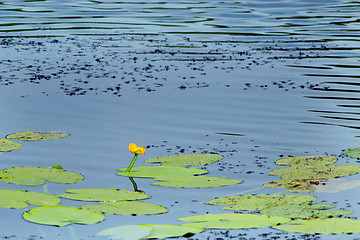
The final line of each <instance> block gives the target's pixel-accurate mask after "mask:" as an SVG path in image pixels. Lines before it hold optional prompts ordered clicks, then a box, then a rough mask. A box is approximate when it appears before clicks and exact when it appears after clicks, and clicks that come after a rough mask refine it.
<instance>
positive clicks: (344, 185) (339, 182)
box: [316, 178, 360, 193]
mask: <svg viewBox="0 0 360 240" xmlns="http://www.w3.org/2000/svg"><path fill="white" fill-rule="evenodd" d="M358 186H360V180H358V179H340V178H335V179H329V180H328V181H327V182H326V184H320V185H318V186H316V192H327V193H335V192H341V191H345V190H348V189H351V188H355V187H358Z"/></svg>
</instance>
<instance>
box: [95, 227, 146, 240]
mask: <svg viewBox="0 0 360 240" xmlns="http://www.w3.org/2000/svg"><path fill="white" fill-rule="evenodd" d="M151 230H152V228H150V227H145V226H140V225H126V226H120V227H113V228H108V229H105V230H104V231H101V232H98V233H97V235H101V236H109V238H110V239H121V240H138V239H143V238H146V237H147V236H148V235H149V234H150V231H151Z"/></svg>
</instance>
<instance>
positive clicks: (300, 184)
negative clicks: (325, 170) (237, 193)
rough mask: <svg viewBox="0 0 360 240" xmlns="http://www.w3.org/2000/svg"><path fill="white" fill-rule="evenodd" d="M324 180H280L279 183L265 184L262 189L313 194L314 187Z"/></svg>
mask: <svg viewBox="0 0 360 240" xmlns="http://www.w3.org/2000/svg"><path fill="white" fill-rule="evenodd" d="M325 180H326V179H312V180H306V179H294V180H291V179H290V180H288V179H280V180H279V181H272V182H270V183H266V184H264V185H263V187H272V188H277V187H288V188H289V189H286V192H297V193H305V192H315V191H316V186H317V185H319V184H320V182H323V181H325Z"/></svg>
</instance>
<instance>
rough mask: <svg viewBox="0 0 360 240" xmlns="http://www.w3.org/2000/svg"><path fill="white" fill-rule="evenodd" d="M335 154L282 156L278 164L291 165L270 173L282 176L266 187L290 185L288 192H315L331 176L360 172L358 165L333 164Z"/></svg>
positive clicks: (335, 159) (265, 185)
mask: <svg viewBox="0 0 360 240" xmlns="http://www.w3.org/2000/svg"><path fill="white" fill-rule="evenodd" d="M336 161H337V158H336V157H334V156H298V157H288V158H282V159H279V160H277V161H276V164H278V165H290V167H286V168H280V169H275V170H273V171H271V172H269V173H268V175H276V176H281V179H280V180H278V181H272V182H270V183H267V184H264V185H263V186H264V187H288V188H289V189H287V190H286V192H315V191H316V186H317V185H319V184H321V183H322V182H326V181H327V180H328V179H331V178H338V177H344V176H349V175H354V174H357V173H360V166H357V165H332V163H334V162H336Z"/></svg>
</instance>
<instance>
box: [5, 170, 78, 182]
mask: <svg viewBox="0 0 360 240" xmlns="http://www.w3.org/2000/svg"><path fill="white" fill-rule="evenodd" d="M83 178H84V177H83V176H82V175H81V174H80V173H75V172H71V171H65V170H61V169H54V168H46V167H43V168H38V167H28V166H26V167H13V168H8V169H5V170H2V171H0V181H3V182H7V183H12V184H18V185H27V186H38V185H42V184H45V183H46V181H49V182H54V183H63V184H73V183H76V182H79V181H81V180H83Z"/></svg>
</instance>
